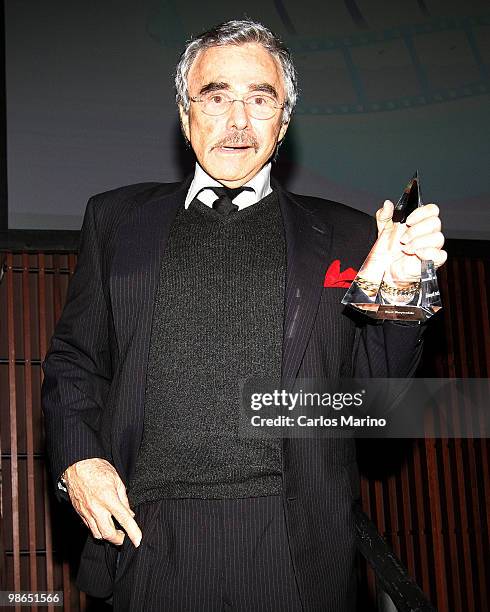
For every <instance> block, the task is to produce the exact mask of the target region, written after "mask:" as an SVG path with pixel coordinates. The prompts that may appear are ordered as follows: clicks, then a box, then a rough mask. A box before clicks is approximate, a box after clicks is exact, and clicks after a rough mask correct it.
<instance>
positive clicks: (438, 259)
mask: <svg viewBox="0 0 490 612" xmlns="http://www.w3.org/2000/svg"><path fill="white" fill-rule="evenodd" d="M415 254H416V255H417V257H419V258H420V259H425V260H426V261H427V260H429V259H430V260H432V261H433V262H434V267H436V268H440V267H441V266H442V265H443V264H445V263H446V260H447V252H446V251H444V250H442V249H433V248H426V249H418V250H417V251H416V253H415Z"/></svg>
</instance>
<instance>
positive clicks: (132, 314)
mask: <svg viewBox="0 0 490 612" xmlns="http://www.w3.org/2000/svg"><path fill="white" fill-rule="evenodd" d="M189 184H190V179H189V180H186V181H184V182H183V183H181V184H180V185H179V186H178V187H177V189H176V190H175V191H173V192H172V193H170V194H168V195H167V194H165V195H163V196H160V197H156V198H154V199H151V200H148V201H146V202H143V203H141V204H137V203H136V204H135V208H134V210H133V211H132V213H131V214H130V215H129V216H128V218H127V219H126V220H125V222H124V223H123V225H122V226H121V227H120V229H119V232H118V237H117V249H116V252H115V254H114V258H113V262H112V266H111V274H110V293H111V302H112V312H113V316H114V328H115V332H116V339H117V344H118V349H119V355H120V360H121V362H122V363H124V367H123V369H121V370H120V372H119V375H120V376H121V377H122V378H121V380H120V381H119V384H118V385H117V388H118V390H119V393H118V396H117V398H116V403H117V406H118V418H116V419H113V421H112V428H113V429H112V438H113V440H114V441H117V443H116V442H115V443H113V447H112V452H113V460H114V465H115V466H116V469H118V471H119V473H120V474H121V475H123V476H126V477H127V478H128V479H129V478H130V477H131V473H132V470H133V469H134V467H135V466H136V458H137V455H138V449H139V445H140V442H141V438H142V435H143V413H144V401H145V389H146V372H147V366H148V352H149V348H150V341H151V327H152V320H153V308H154V304H155V297H156V290H157V287H158V281H159V272H160V263H161V258H162V255H163V251H164V249H165V246H166V244H167V240H168V236H169V233H170V227H171V225H172V221H173V220H174V218H175V215H176V214H177V210H178V209H179V207H180V206H183V203H184V199H185V195H186V192H187V189H188V187H189Z"/></svg>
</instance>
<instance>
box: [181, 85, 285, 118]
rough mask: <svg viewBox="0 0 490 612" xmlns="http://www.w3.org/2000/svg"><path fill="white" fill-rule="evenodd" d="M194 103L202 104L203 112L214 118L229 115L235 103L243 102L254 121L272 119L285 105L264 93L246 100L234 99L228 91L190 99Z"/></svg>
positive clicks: (212, 92) (251, 95) (246, 97)
mask: <svg viewBox="0 0 490 612" xmlns="http://www.w3.org/2000/svg"><path fill="white" fill-rule="evenodd" d="M190 99H191V101H192V102H197V103H199V104H201V109H202V112H203V113H205V114H206V115H211V116H212V117H217V116H218V115H224V114H225V113H227V112H228V111H229V110H230V108H231V105H232V104H233V102H243V105H244V108H245V109H246V111H247V112H248V113H249V115H250V116H251V117H253V118H254V119H272V117H274V115H275V114H276V113H277V111H278V110H279V109H281V108H284V104H278V103H277V101H276V100H275V99H274V98H272V97H271V96H268V95H267V94H263V93H252V94H250V95H248V96H245V97H244V98H232V97H231V95H230V94H229V93H228V92H226V91H209V92H208V93H205V94H203V95H202V96H194V97H193V98H190Z"/></svg>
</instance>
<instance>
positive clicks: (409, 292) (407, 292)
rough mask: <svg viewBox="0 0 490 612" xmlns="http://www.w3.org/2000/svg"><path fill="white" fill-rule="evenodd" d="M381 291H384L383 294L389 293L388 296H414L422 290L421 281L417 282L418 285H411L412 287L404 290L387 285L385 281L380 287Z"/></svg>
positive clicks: (409, 286)
mask: <svg viewBox="0 0 490 612" xmlns="http://www.w3.org/2000/svg"><path fill="white" fill-rule="evenodd" d="M380 290H381V291H383V293H387V294H388V295H400V296H408V295H414V294H415V293H416V292H417V291H419V290H420V281H417V282H416V283H411V284H410V285H408V287H405V288H404V289H398V288H397V287H393V286H392V285H387V284H386V283H385V282H384V281H382V283H381V285H380Z"/></svg>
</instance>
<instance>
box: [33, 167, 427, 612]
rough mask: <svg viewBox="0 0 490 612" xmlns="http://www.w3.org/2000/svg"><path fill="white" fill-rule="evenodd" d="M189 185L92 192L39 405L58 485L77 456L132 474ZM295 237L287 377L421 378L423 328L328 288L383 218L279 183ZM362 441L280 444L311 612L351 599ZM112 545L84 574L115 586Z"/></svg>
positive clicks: (90, 559)
mask: <svg viewBox="0 0 490 612" xmlns="http://www.w3.org/2000/svg"><path fill="white" fill-rule="evenodd" d="M189 184H190V177H189V178H188V179H187V180H185V181H183V182H182V183H178V184H158V183H143V184H138V185H132V186H129V187H123V188H120V189H116V190H114V191H111V192H108V193H105V194H101V195H98V196H95V197H93V198H91V199H90V201H89V203H88V205H87V209H86V213H85V217H84V222H83V227H82V233H81V243H80V254H79V260H78V264H77V268H76V271H75V274H74V275H73V278H72V279H71V282H70V286H69V290H68V295H67V300H66V305H65V307H64V310H63V313H62V316H61V318H60V320H59V322H58V324H57V326H56V329H55V333H54V336H53V338H52V341H51V345H50V348H49V351H48V354H47V356H46V359H45V361H44V363H43V370H44V383H43V388H42V404H43V411H44V416H45V431H46V441H47V452H48V458H49V464H50V471H51V474H52V478H53V482H54V484H55V488H56V491H57V495H58V496H59V497H60V498H61V497H62V496H63V495H62V494H61V493H60V492H59V490H58V489H57V487H56V483H57V481H58V478H59V477H60V475H61V474H62V472H63V471H64V470H65V469H66V468H67V467H68V466H69V465H71V464H72V463H74V462H76V461H79V460H82V459H87V458H90V457H103V458H106V459H108V460H109V461H111V462H112V464H113V465H114V466H115V467H116V469H117V471H118V473H119V474H120V475H121V477H122V479H123V480H124V481H125V482H126V483H127V482H129V479H130V476H131V473H132V469H133V468H134V466H135V460H136V455H137V452H138V448H139V444H140V441H141V437H142V428H143V406H144V391H145V376H146V368H147V361H148V350H149V343H150V332H151V325H152V313H153V303H154V297H155V291H156V288H157V282H158V277H159V268H160V260H161V255H162V253H163V249H164V247H165V244H166V240H167V237H168V234H169V229H170V225H171V223H172V220H173V218H174V216H175V214H176V211H177V209H178V207H179V206H182V205H183V200H184V198H185V195H186V193H187V190H188V187H189ZM272 185H273V188H274V189H276V190H277V192H278V194H279V201H280V208H281V214H282V217H283V222H284V231H285V238H286V246H287V278H286V299H285V311H284V338H283V354H282V375H283V383H284V385H285V386H289V385H290V384H291V383H292V381H294V379H295V378H296V377H298V376H300V377H328V378H335V377H339V376H342V377H350V376H353V375H356V376H363V377H369V376H374V377H387V376H397V377H404V376H410V375H411V374H413V372H414V370H415V367H416V364H417V362H418V359H419V357H420V352H421V344H422V340H421V336H422V329H423V326H417V327H408V326H399V325H396V324H393V323H384V324H382V325H374V324H359V323H356V322H355V321H354V320H353V319H352V318H350V317H348V316H346V315H345V314H344V313H343V307H342V306H341V304H340V300H341V299H342V296H343V294H344V292H345V289H342V288H324V287H323V281H324V276H325V271H326V269H327V267H328V265H329V264H330V262H331V261H332V260H333V259H340V260H341V263H342V268H347V267H354V268H356V269H358V267H359V266H360V264H361V263H362V261H363V260H364V258H365V257H366V254H367V253H368V251H369V248H370V246H371V245H372V243H373V241H374V239H375V223H374V221H373V219H371V218H370V217H368V216H367V215H365V214H364V213H361V212H359V211H356V210H354V209H351V208H349V207H346V206H343V205H341V204H337V203H335V202H331V201H326V200H321V199H319V198H312V197H307V196H299V195H293V194H291V193H288V192H286V191H285V190H284V189H282V187H281V186H280V185H279V184H278V183H277V182H275V181H273V182H272ZM357 480H358V477H357V469H356V462H355V449H354V446H353V443H352V441H346V440H341V439H337V440H335V439H306V440H305V439H289V440H284V442H283V483H284V487H283V488H284V493H283V496H284V509H285V518H286V523H287V529H288V537H289V542H290V548H291V554H292V560H293V564H294V568H295V572H296V578H297V582H298V586H299V590H300V594H301V597H302V600H303V604H304V608H305V610H308V611H310V610H311V611H312V610H332V611H333V610H335V611H336V612H339V611H341V610H347V609H349V601H350V598H351V596H352V578H353V573H352V572H353V564H354V554H355V542H354V525H353V519H352V513H351V505H352V500H353V498H354V497H356V496H357V495H358V484H357ZM116 552H117V551H116V549H115V547H114V546H113V545H111V544H109V543H104V542H100V541H97V540H95V539H93V538H92V536H89V537H88V539H87V543H86V545H85V548H84V552H83V554H82V559H81V563H80V569H79V574H78V584H79V586H80V588H81V589H82V590H85V591H87V592H89V593H90V594H92V595H94V596H96V597H108V596H109V595H110V593H111V590H112V581H113V577H114V571H115V558H116Z"/></svg>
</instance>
